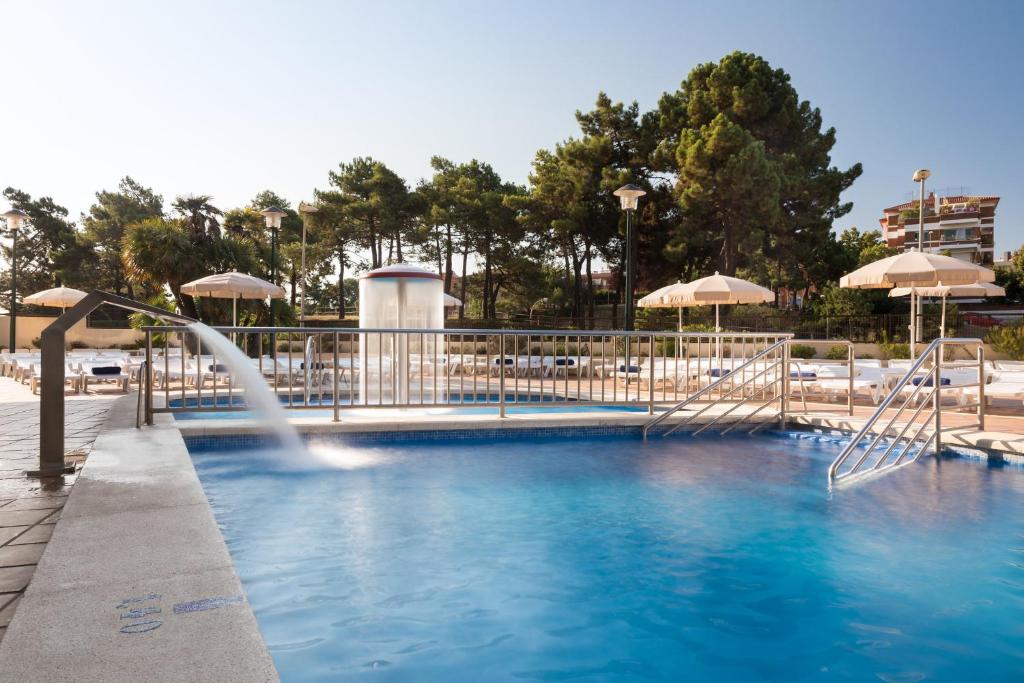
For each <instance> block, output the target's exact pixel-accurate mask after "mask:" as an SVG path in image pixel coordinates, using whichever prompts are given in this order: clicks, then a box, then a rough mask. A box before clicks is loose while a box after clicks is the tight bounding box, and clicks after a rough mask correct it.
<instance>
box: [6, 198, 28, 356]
mask: <svg viewBox="0 0 1024 683" xmlns="http://www.w3.org/2000/svg"><path fill="white" fill-rule="evenodd" d="M4 218H6V219H7V226H8V227H9V228H10V229H11V305H10V311H9V314H10V316H11V336H10V338H9V341H8V344H7V346H8V347H10V350H11V352H13V351H14V348H15V339H16V335H17V332H18V308H17V306H18V304H17V297H18V230H19V229H20V228H21V226H22V225H24V224H25V222H26V221H27V220H28V214H27V213H25V212H24V211H22V210H20V209H11V210H10V211H8V212H7V213H5V214H4Z"/></svg>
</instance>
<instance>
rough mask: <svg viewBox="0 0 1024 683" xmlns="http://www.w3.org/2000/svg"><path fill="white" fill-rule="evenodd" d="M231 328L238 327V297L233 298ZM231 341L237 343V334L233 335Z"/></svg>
mask: <svg viewBox="0 0 1024 683" xmlns="http://www.w3.org/2000/svg"><path fill="white" fill-rule="evenodd" d="M231 326H232V327H238V295H237V294H235V295H234V296H233V297H231ZM231 341H232V342H234V341H235V333H234V332H232V333H231Z"/></svg>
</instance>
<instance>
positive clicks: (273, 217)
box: [260, 206, 288, 358]
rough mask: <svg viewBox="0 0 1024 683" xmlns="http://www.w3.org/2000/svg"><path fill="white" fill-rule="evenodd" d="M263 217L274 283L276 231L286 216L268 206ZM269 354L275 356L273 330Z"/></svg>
mask: <svg viewBox="0 0 1024 683" xmlns="http://www.w3.org/2000/svg"><path fill="white" fill-rule="evenodd" d="M260 213H261V214H263V217H264V219H265V220H266V222H267V227H268V228H270V281H271V282H273V283H274V284H275V285H276V284H277V231H278V230H280V229H281V219H282V218H284V217H285V216H287V215H288V214H286V213H285V212H284V211H282V210H281V209H279V208H277V207H276V206H268V207H267V208H265V209H264V210H263V211H260ZM274 303H275V300H274V299H271V300H270V326H271V327H273V326H274V323H275V322H276V321H275V319H274ZM270 355H271V356H273V357H274V358H276V357H277V335H276V334H274V333H273V332H271V333H270Z"/></svg>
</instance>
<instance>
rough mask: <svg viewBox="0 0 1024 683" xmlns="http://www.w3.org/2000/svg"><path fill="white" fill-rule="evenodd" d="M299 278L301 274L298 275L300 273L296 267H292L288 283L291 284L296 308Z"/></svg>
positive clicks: (293, 306) (292, 299)
mask: <svg viewBox="0 0 1024 683" xmlns="http://www.w3.org/2000/svg"><path fill="white" fill-rule="evenodd" d="M298 279H299V275H298V273H296V272H295V268H294V267H292V273H291V276H290V277H289V278H288V283H289V285H290V286H291V290H292V296H291V302H292V308H295V290H296V289H297V288H296V286H295V285H296V283H297V282H298Z"/></svg>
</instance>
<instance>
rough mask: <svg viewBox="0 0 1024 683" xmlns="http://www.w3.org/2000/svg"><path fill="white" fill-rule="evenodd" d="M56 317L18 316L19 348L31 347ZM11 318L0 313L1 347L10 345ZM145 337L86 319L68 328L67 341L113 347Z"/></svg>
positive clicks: (98, 346)
mask: <svg viewBox="0 0 1024 683" xmlns="http://www.w3.org/2000/svg"><path fill="white" fill-rule="evenodd" d="M56 319H57V318H56V317H53V318H50V317H37V316H18V321H17V322H18V330H17V333H16V334H17V336H18V338H17V340H16V341H17V343H16V344H15V346H16V347H17V348H30V347H31V346H32V341H33V340H35V339H38V338H39V335H40V334H42V332H43V329H44V328H45V327H47V326H48V325H49V324H50V323H52V322H53V321H54V320H56ZM10 329H11V323H10V318H9V317H8V316H7V315H0V347H4V348H7V347H9V346H10V344H9V343H8V338H9V337H10V334H11V331H10ZM144 338H145V335H144V334H142V333H141V332H139V331H137V330H106V329H102V328H98V327H88V326H86V324H85V321H84V320H81V321H79V322H78V324H76V325H75V326H74V327H72V328H71V329H70V330H68V334H67V338H66V340H65V341H66V343H68V344H70V343H71V342H80V343H82V344H85V345H86V346H89V347H94V348H111V347H115V346H120V345H122V344H134V343H136V342H137V341H140V340H142V339H144Z"/></svg>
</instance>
